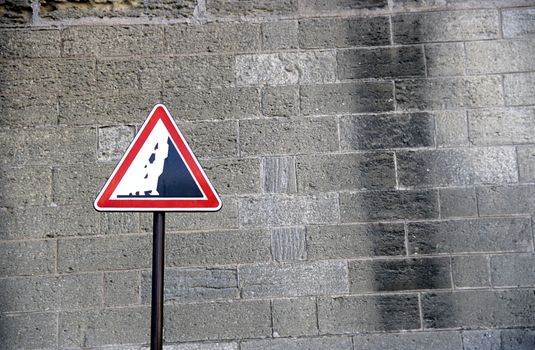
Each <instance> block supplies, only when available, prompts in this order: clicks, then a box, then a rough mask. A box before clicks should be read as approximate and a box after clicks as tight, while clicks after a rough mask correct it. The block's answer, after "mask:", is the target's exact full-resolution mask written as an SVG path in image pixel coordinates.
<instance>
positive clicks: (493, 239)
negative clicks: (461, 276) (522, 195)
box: [408, 218, 532, 254]
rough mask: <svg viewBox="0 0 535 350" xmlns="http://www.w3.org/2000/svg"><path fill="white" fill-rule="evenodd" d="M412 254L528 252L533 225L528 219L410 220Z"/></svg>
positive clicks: (409, 232) (410, 248)
mask: <svg viewBox="0 0 535 350" xmlns="http://www.w3.org/2000/svg"><path fill="white" fill-rule="evenodd" d="M408 234H409V252H410V253H411V254H437V253H464V252H493V251H513V252H514V251H519V252H523V251H528V250H531V241H532V238H531V226H530V222H529V219H525V218H496V219H494V218H491V219H471V220H446V221H435V222H421V223H409V226H408Z"/></svg>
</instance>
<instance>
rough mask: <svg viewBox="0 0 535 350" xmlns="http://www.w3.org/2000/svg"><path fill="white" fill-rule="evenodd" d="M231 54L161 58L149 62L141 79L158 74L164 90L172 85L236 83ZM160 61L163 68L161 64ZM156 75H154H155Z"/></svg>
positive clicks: (182, 86) (220, 85) (190, 85)
mask: <svg viewBox="0 0 535 350" xmlns="http://www.w3.org/2000/svg"><path fill="white" fill-rule="evenodd" d="M234 60H235V57H234V56H230V55H206V56H181V57H175V58H172V59H164V60H163V61H162V62H161V63H158V62H149V63H148V64H149V65H151V66H153V67H149V68H148V69H146V70H145V71H144V72H143V73H142V74H143V75H142V82H141V83H142V85H143V80H145V81H147V80H148V81H154V80H156V79H157V77H158V76H159V77H161V79H162V81H163V87H164V89H165V90H168V89H174V88H198V87H201V88H202V87H214V88H221V87H229V86H233V85H234V82H235V68H234V66H235V65H234ZM162 63H163V67H162V66H160V64H162ZM155 74H156V78H155Z"/></svg>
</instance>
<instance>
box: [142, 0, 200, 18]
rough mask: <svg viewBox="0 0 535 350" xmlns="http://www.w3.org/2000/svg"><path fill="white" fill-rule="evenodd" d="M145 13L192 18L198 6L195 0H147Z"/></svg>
mask: <svg viewBox="0 0 535 350" xmlns="http://www.w3.org/2000/svg"><path fill="white" fill-rule="evenodd" d="M144 4H145V13H147V14H148V15H151V16H158V17H166V18H191V17H192V16H193V15H194V12H195V9H196V7H197V6H198V5H197V4H198V3H197V1H195V0H147V1H146V2H144Z"/></svg>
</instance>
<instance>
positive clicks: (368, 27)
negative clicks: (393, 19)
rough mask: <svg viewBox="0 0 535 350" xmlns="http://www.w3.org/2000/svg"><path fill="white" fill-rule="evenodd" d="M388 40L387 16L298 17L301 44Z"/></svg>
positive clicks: (361, 43)
mask: <svg viewBox="0 0 535 350" xmlns="http://www.w3.org/2000/svg"><path fill="white" fill-rule="evenodd" d="M389 44H390V25H389V20H388V17H361V18H358V17H353V18H348V19H346V18H340V19H338V18H336V19H331V18H321V19H304V20H300V21H299V46H300V47H301V48H308V49H311V48H332V47H348V46H381V45H389Z"/></svg>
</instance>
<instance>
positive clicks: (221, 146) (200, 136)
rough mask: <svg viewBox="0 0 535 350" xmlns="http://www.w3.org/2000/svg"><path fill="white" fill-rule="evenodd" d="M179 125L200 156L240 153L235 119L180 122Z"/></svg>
mask: <svg viewBox="0 0 535 350" xmlns="http://www.w3.org/2000/svg"><path fill="white" fill-rule="evenodd" d="M178 127H179V128H180V131H182V133H183V134H184V138H185V139H186V140H187V141H188V144H189V145H190V147H191V149H192V151H193V153H194V154H195V155H196V156H197V157H199V158H221V157H235V156H237V155H238V123H237V122H236V121H234V120H225V121H202V122H179V123H178ZM214 130H218V132H217V133H214Z"/></svg>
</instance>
